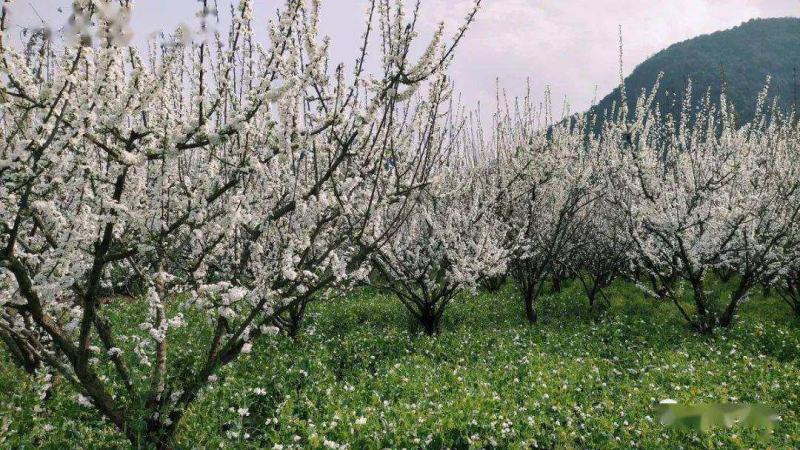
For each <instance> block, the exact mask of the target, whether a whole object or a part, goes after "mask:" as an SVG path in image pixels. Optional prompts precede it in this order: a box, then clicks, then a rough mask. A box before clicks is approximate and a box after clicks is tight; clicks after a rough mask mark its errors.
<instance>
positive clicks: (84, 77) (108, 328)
mask: <svg viewBox="0 0 800 450" xmlns="http://www.w3.org/2000/svg"><path fill="white" fill-rule="evenodd" d="M130 7H131V5H130V2H122V5H121V6H120V7H118V8H115V7H114V6H113V5H112V4H110V3H109V2H106V1H98V0H77V1H75V3H74V11H75V12H74V17H73V20H72V21H73V23H75V24H76V29H75V30H71V31H70V33H71V34H74V37H75V39H74V40H73V39H70V42H68V43H66V44H65V45H64V46H63V48H56V46H55V45H54V44H53V43H51V42H49V41H46V40H43V41H42V42H41V43H40V44H37V45H35V47H34V48H36V49H37V50H36V51H29V52H19V51H17V50H15V49H14V48H12V47H11V46H9V45H8V43H7V42H6V41H5V40H0V51H1V52H2V59H1V60H0V72H2V79H3V81H4V85H3V87H2V94H3V102H2V103H1V104H0V123H2V126H1V127H0V135H2V136H1V137H2V139H0V141H2V142H3V144H2V147H1V148H0V180H1V181H2V183H0V280H2V281H0V286H2V296H0V301H2V304H0V308H2V320H0V323H2V327H0V329H1V330H2V333H3V336H7V337H11V339H12V341H13V342H14V343H19V342H21V343H24V344H25V347H26V351H27V352H31V353H33V354H35V355H36V356H37V358H38V360H39V361H40V362H43V363H44V364H45V365H46V366H47V367H49V368H50V369H51V370H54V371H58V372H60V373H61V374H62V375H63V376H64V377H65V378H66V379H67V380H69V381H71V382H73V383H74V384H75V385H76V387H77V388H78V389H79V390H80V392H81V393H82V395H84V396H85V397H86V398H88V400H89V402H91V404H92V405H93V406H94V407H95V408H97V410H98V411H99V412H100V413H101V414H103V415H104V416H105V417H106V418H108V419H109V421H110V422H111V423H113V424H114V425H115V426H116V427H117V428H118V429H119V430H120V431H121V432H122V433H123V434H124V435H125V436H126V437H127V438H128V439H129V440H130V441H131V442H132V444H134V445H136V446H147V447H150V446H154V447H159V448H167V447H171V446H173V445H174V440H173V439H174V435H175V431H176V428H177V426H178V425H179V424H180V422H181V419H182V417H183V415H184V413H185V412H186V410H187V408H188V407H189V406H190V405H191V404H192V403H193V402H194V401H195V400H196V399H197V397H198V396H199V395H200V394H201V392H202V390H203V389H204V388H206V387H207V386H208V385H209V383H210V380H213V379H214V378H215V374H216V373H217V372H218V371H219V369H220V368H221V367H223V366H225V365H227V364H230V363H231V362H233V361H234V360H236V358H237V357H239V356H240V355H241V354H242V353H247V352H249V351H250V350H251V348H252V345H253V343H254V342H256V341H257V339H258V338H260V337H261V336H263V335H265V334H270V333H271V332H272V330H273V329H274V328H273V327H271V324H272V321H273V319H274V318H275V317H276V316H278V315H280V314H281V313H282V312H283V311H286V310H288V309H289V308H291V307H292V306H294V305H297V304H298V303H299V302H303V301H306V300H308V299H310V298H314V297H324V296H325V295H326V293H327V292H329V291H330V290H331V289H332V288H334V287H337V286H343V285H346V284H347V283H348V281H349V280H353V279H358V278H360V277H362V276H363V275H364V274H365V273H366V266H365V262H366V260H367V259H368V257H369V255H370V254H371V253H372V252H373V251H375V249H377V248H379V247H380V246H381V245H383V243H384V242H385V241H386V240H388V239H390V238H391V237H392V234H393V232H395V231H396V229H397V226H394V227H388V228H386V232H385V233H383V234H373V233H372V231H371V230H372V229H373V228H375V225H374V224H375V221H376V220H378V218H377V217H378V215H377V211H380V210H381V209H385V208H388V207H389V206H388V205H391V207H392V208H395V210H398V211H399V212H398V214H397V215H396V216H395V220H396V221H397V222H398V224H399V223H400V222H401V221H402V219H403V218H405V216H406V214H405V213H404V212H403V211H405V210H407V209H409V208H410V206H409V205H410V201H409V199H408V197H409V195H411V193H413V192H414V191H415V190H417V189H418V188H419V187H420V186H421V185H424V184H425V183H426V182H427V174H428V172H429V168H430V164H429V159H428V157H427V155H426V154H425V153H424V152H416V151H415V148H413V147H410V146H409V145H411V144H413V143H411V142H408V141H406V140H400V141H397V140H396V137H397V136H396V133H397V130H398V129H400V128H402V124H403V122H404V121H405V120H406V119H407V116H406V115H404V114H403V112H404V111H406V110H407V107H406V106H404V105H406V104H407V103H408V101H407V100H408V99H409V98H410V97H411V95H412V94H413V92H415V91H417V90H419V89H420V88H422V89H426V88H425V87H424V86H426V85H427V81H426V80H428V79H440V78H441V76H440V74H441V73H442V72H443V71H444V70H445V68H446V66H447V63H448V62H449V61H450V59H451V57H452V53H453V49H454V47H455V45H456V43H457V42H458V40H459V39H460V37H461V36H462V35H463V33H464V32H465V29H466V27H467V25H468V24H469V23H470V22H471V21H472V18H473V17H474V14H475V10H472V11H471V12H470V13H469V15H468V17H467V19H466V21H465V24H464V25H463V26H462V27H461V28H460V29H459V30H458V32H457V34H456V36H455V38H454V39H453V40H452V41H450V42H449V43H445V42H444V40H443V37H442V28H439V30H438V31H437V33H436V34H435V35H434V37H433V38H432V40H431V42H430V43H429V45H428V46H427V48H426V49H425V50H424V51H423V52H422V56H421V57H420V58H419V59H417V60H414V59H413V58H412V57H411V56H410V55H411V53H412V49H413V48H414V47H415V46H414V45H413V44H414V43H415V42H416V39H415V36H416V35H417V33H416V30H415V26H416V24H417V23H418V20H417V19H418V17H417V14H418V8H416V9H414V10H413V11H412V12H411V14H409V15H406V14H405V13H406V10H405V8H404V7H403V6H402V4H401V3H398V4H397V5H394V6H392V5H390V4H389V2H388V1H385V0H374V1H371V2H369V9H368V18H367V27H366V30H365V33H364V37H363V45H362V47H361V51H360V56H359V58H358V59H357V60H356V64H355V68H354V70H353V71H352V73H351V74H350V75H348V74H347V73H346V72H345V69H344V67H343V66H337V67H336V68H334V69H330V68H329V66H328V63H329V62H328V58H327V45H328V44H327V41H320V40H319V38H318V33H317V23H318V18H319V7H320V5H319V2H318V1H305V0H287V1H286V3H285V5H284V7H283V9H281V11H280V12H279V13H278V15H277V17H276V18H275V20H274V21H273V22H272V23H271V24H270V27H269V38H270V40H269V43H267V44H266V45H262V44H259V43H257V42H256V41H255V39H254V38H253V32H252V26H251V16H252V10H251V5H250V1H248V0H242V1H241V2H240V3H239V5H238V6H237V8H236V14H235V17H234V18H233V20H232V24H231V28H230V30H229V32H228V33H227V35H221V34H219V33H215V34H213V35H208V33H205V35H204V34H203V33H202V32H203V31H204V28H205V27H202V28H201V30H200V33H199V34H194V35H192V34H190V33H189V32H188V30H186V29H181V30H179V31H178V32H176V33H175V35H174V36H172V38H171V39H170V41H169V42H163V43H161V45H160V46H159V45H158V44H157V43H151V45H150V51H149V55H148V56H142V54H140V52H139V51H138V50H137V49H135V48H132V47H125V46H124V45H125V43H126V42H125V41H126V40H127V39H126V34H125V29H126V26H125V23H124V19H125V18H127V17H129V15H130ZM119 8H121V9H119ZM476 8H477V4H476ZM207 10H208V8H207V6H206V5H205V4H204V13H205V12H206V11H207ZM7 14H8V9H7V5H4V6H3V12H2V17H0V24H2V30H3V32H5V31H6V30H5V28H6V25H7V22H6V18H7ZM121 20H122V22H120V21H121ZM93 23H94V24H96V26H93V25H92V24H93ZM376 24H377V25H376ZM375 27H379V28H380V33H379V35H380V39H381V42H380V45H379V48H380V49H381V51H382V52H383V55H382V60H381V62H382V64H381V67H380V69H381V72H380V73H377V74H374V75H372V76H370V75H367V74H366V73H365V69H364V67H365V65H366V60H365V58H366V53H367V47H368V45H369V44H368V43H369V42H370V41H371V40H372V36H373V34H375V33H374V32H373V28H375ZM70 37H72V36H70ZM0 39H1V38H0ZM430 89H431V90H433V91H435V90H436V89H440V88H437V87H436V86H433V87H431V88H430ZM389 160H391V161H393V163H392V164H394V165H395V166H397V167H398V169H397V170H392V171H388V170H386V169H385V166H386V164H387V161H389ZM398 204H400V205H406V207H405V209H403V208H400V209H398V207H397V206H396V205H398ZM380 220H385V218H384V217H383V216H382V215H381V217H380ZM367 235H368V236H370V238H369V239H364V238H363V236H367ZM120 272H124V273H132V274H135V276H136V278H137V279H139V280H140V281H141V282H142V283H143V284H144V289H145V291H146V295H145V298H144V301H145V302H146V304H147V307H148V316H147V318H146V320H145V321H144V322H143V323H142V324H140V326H139V327H137V328H129V327H126V326H124V325H119V324H115V323H111V322H110V321H109V320H108V317H107V313H106V310H107V309H108V305H107V303H106V302H104V301H103V299H102V298H101V297H102V295H103V292H104V289H107V288H108V286H109V285H111V284H112V283H113V282H114V281H115V277H116V274H117V273H120ZM203 320H206V321H207V323H206V322H203ZM179 327H197V328H198V329H204V328H207V329H208V330H209V333H208V338H207V340H205V341H203V342H196V343H195V344H196V345H197V346H198V348H195V349H193V351H187V352H182V351H183V350H185V349H180V348H172V346H171V345H170V344H171V337H172V336H173V335H174V329H176V328H179ZM132 343H133V344H132ZM134 344H135V345H134ZM178 356H180V357H181V362H180V364H175V363H173V362H172V360H173V359H174V358H176V357H178Z"/></svg>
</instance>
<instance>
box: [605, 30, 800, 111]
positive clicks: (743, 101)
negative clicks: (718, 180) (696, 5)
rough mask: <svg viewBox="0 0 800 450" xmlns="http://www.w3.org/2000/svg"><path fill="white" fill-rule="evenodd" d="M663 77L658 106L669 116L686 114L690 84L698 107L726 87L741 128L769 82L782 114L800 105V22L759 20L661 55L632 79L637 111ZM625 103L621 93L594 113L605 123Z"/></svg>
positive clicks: (638, 69) (630, 85)
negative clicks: (642, 96) (708, 95)
mask: <svg viewBox="0 0 800 450" xmlns="http://www.w3.org/2000/svg"><path fill="white" fill-rule="evenodd" d="M661 72H663V73H664V77H663V79H662V81H661V89H660V90H659V93H658V95H657V97H656V99H657V100H656V101H657V102H658V104H659V105H660V107H661V110H662V112H663V113H674V114H678V113H679V112H680V109H681V104H682V102H683V96H684V92H685V90H686V86H687V81H688V80H689V79H691V81H692V87H693V89H692V91H693V104H694V105H695V106H697V105H698V103H699V102H700V100H701V99H702V97H703V96H704V95H705V93H706V91H707V90H709V89H710V91H711V96H712V99H713V100H718V99H719V95H720V89H721V87H722V86H723V85H725V86H727V93H728V98H729V99H730V100H731V101H732V102H733V104H734V105H735V108H736V111H737V116H738V123H740V124H741V123H745V122H747V121H750V120H751V119H752V118H753V114H754V112H755V108H756V100H757V98H758V94H759V93H760V92H761V91H762V90H763V88H764V86H765V83H766V80H767V77H768V76H770V77H771V82H770V89H769V96H770V101H771V100H773V99H775V98H777V99H778V102H779V104H780V105H781V107H782V108H790V107H792V106H793V105H794V104H795V103H797V102H798V101H800V100H798V95H800V93H798V89H800V88H798V83H800V18H776V19H754V20H750V21H748V22H745V23H743V24H741V25H739V26H738V27H735V28H732V29H729V30H725V31H719V32H716V33H712V34H707V35H702V36H698V37H696V38H693V39H689V40H687V41H684V42H680V43H677V44H674V45H672V46H670V47H668V48H667V49H665V50H662V51H660V52H658V53H657V54H655V55H654V56H652V57H651V58H649V59H648V60H646V61H645V62H643V63H642V64H640V65H639V66H638V67H636V69H635V70H634V71H633V73H632V74H631V75H630V76H629V77H628V78H626V80H625V86H626V90H627V93H628V99H629V101H630V104H631V105H633V104H634V102H635V100H636V97H638V96H639V95H640V93H641V92H642V89H646V90H647V91H648V92H649V91H650V90H651V89H652V87H653V85H654V83H655V81H656V79H657V77H658V74H659V73H661ZM619 100H620V93H619V88H617V89H615V90H614V91H613V92H612V93H611V94H609V95H608V96H606V97H605V98H604V99H602V100H601V101H600V102H599V103H598V104H597V105H596V106H594V107H593V108H592V111H593V112H594V113H596V114H597V115H598V116H599V119H602V118H603V117H605V116H606V115H607V114H608V113H609V111H612V109H613V107H614V105H615V104H618V103H619ZM631 109H633V108H631ZM631 113H632V111H631Z"/></svg>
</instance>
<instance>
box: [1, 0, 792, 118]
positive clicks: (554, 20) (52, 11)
mask: <svg viewBox="0 0 800 450" xmlns="http://www.w3.org/2000/svg"><path fill="white" fill-rule="evenodd" d="M217 1H218V2H219V5H220V9H222V10H223V11H227V9H228V8H227V6H228V5H229V4H230V2H231V0H217ZM135 3H136V7H135V10H134V14H133V19H132V25H133V28H134V33H135V35H136V37H135V40H134V43H137V42H138V43H141V42H142V41H143V40H145V39H146V38H147V36H149V35H151V34H152V33H154V32H157V31H159V30H162V31H167V32H169V31H172V30H174V29H175V28H176V27H177V26H178V25H179V24H181V23H185V24H188V25H190V26H194V25H196V20H197V19H196V18H195V17H194V15H195V13H196V12H197V4H198V3H197V0H137V1H136V2H135ZM408 3H411V2H408ZM471 3H472V0H423V2H422V4H423V6H422V15H423V18H424V21H423V28H424V30H423V31H428V32H429V31H430V30H432V29H433V28H434V27H435V26H436V24H437V23H438V22H440V21H445V22H446V23H447V25H448V28H451V29H452V28H456V27H457V26H458V25H459V24H460V21H461V20H463V17H464V15H465V14H466V12H467V11H468V10H469V9H470V5H471ZM483 3H484V5H483V7H482V8H481V11H480V12H479V13H478V17H477V21H476V23H475V24H474V25H473V27H472V28H471V29H470V31H469V32H468V34H467V36H466V37H465V39H464V41H463V42H462V45H461V46H460V47H459V49H458V53H457V57H456V62H455V64H454V65H453V67H452V74H453V78H454V79H455V82H456V87H457V89H458V90H460V91H461V92H462V93H463V100H464V102H465V103H466V104H469V105H475V104H477V102H478V101H480V102H482V104H483V108H484V110H486V109H493V108H494V103H495V102H494V98H495V95H494V93H495V79H496V78H497V77H499V78H500V82H501V85H502V86H503V87H504V88H505V89H506V90H507V91H508V92H509V95H511V96H513V95H521V94H523V93H524V90H525V89H524V86H525V80H526V79H527V78H530V79H531V86H532V89H533V91H534V93H536V94H537V95H536V98H537V99H538V98H541V93H542V92H543V91H544V89H545V87H546V86H550V87H551V90H552V92H553V95H554V97H555V99H554V100H555V102H556V103H558V104H560V103H561V100H562V99H563V98H565V97H566V98H567V99H568V100H569V103H570V104H571V108H572V111H579V110H583V109H585V108H587V107H588V106H589V105H590V103H591V101H592V99H593V98H594V95H595V88H596V89H597V93H598V97H602V96H604V95H605V94H607V93H608V92H609V91H610V90H611V89H612V88H613V87H614V86H616V84H617V83H618V78H619V75H618V73H619V67H618V26H620V25H621V26H622V29H623V38H624V43H625V51H624V70H625V73H626V75H627V74H628V73H630V71H632V70H633V68H634V67H636V65H637V64H639V63H641V62H642V61H644V60H645V59H647V57H648V56H650V55H652V54H654V53H655V52H657V51H659V50H661V49H663V48H665V47H667V46H668V45H670V44H673V43H675V42H679V41H682V40H685V39H688V38H691V37H694V36H697V35H699V34H704V33H709V32H713V31H717V30H723V29H726V28H730V27H733V26H736V25H738V24H740V23H742V22H744V21H747V20H749V19H751V18H755V17H783V16H800V0H484V2H483ZM70 4H71V2H70V1H69V0H16V1H15V2H14V3H13V6H12V19H11V20H12V24H13V25H14V26H15V30H16V31H17V32H19V31H20V30H21V29H22V28H24V27H37V26H41V20H40V18H39V16H41V18H42V19H43V20H45V21H46V22H47V23H49V24H50V25H51V26H52V27H53V28H54V29H58V28H60V27H61V26H62V25H63V24H64V23H65V22H66V20H67V17H68V14H69V10H70V8H69V5H70ZM281 4H282V2H281V1H279V0H254V5H255V8H254V9H255V13H256V16H257V18H258V21H260V22H258V21H257V23H264V22H265V20H266V18H267V17H271V16H272V15H274V11H275V10H276V9H277V8H278V7H279V6H280V5H281ZM366 5H367V2H366V0H324V1H323V15H322V24H321V26H320V28H321V31H322V33H323V34H325V35H328V36H330V37H331V39H332V50H331V52H332V59H334V60H335V61H341V62H345V63H347V64H352V60H353V58H354V57H355V55H356V49H357V45H358V44H357V42H358V37H359V36H360V35H361V33H362V31H363V28H364V25H363V20H364V11H365V8H366ZM59 8H61V9H62V12H59V11H58V9H59ZM225 15H228V14H227V13H225ZM259 31H260V30H257V33H258V32H259ZM263 36H264V34H263V32H262V33H261V35H260V37H263ZM598 99H599V98H598Z"/></svg>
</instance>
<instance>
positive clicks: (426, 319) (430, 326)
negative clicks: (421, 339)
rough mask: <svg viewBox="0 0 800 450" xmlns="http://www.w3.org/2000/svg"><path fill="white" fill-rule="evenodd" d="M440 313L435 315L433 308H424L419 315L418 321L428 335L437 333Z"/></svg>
mask: <svg viewBox="0 0 800 450" xmlns="http://www.w3.org/2000/svg"><path fill="white" fill-rule="evenodd" d="M441 319H442V317H441V315H437V314H436V313H435V312H434V311H433V308H432V307H431V308H425V309H423V311H422V314H421V315H420V323H421V324H422V328H423V329H424V330H425V334H426V335H428V336H434V335H436V334H439V325H440V322H441Z"/></svg>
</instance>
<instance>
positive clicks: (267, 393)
mask: <svg viewBox="0 0 800 450" xmlns="http://www.w3.org/2000/svg"><path fill="white" fill-rule="evenodd" d="M610 293H611V297H612V299H613V306H612V308H611V309H610V310H609V311H607V312H606V313H605V315H604V317H603V319H602V321H601V322H599V323H595V322H594V321H593V320H592V318H591V317H590V316H589V314H588V312H587V309H588V308H587V306H586V301H585V299H584V297H583V296H582V294H581V292H580V290H579V287H578V286H577V285H568V286H567V287H566V288H565V290H564V291H563V292H562V293H561V294H559V295H553V296H548V297H546V298H544V299H542V301H541V302H540V317H541V323H540V324H538V325H536V326H528V325H527V324H526V323H525V322H524V314H523V311H522V304H521V302H520V301H519V299H518V296H517V295H516V293H515V292H514V291H513V289H511V288H508V289H506V290H505V291H503V292H500V293H498V294H481V295H479V296H478V297H475V298H471V297H464V298H461V299H459V300H458V301H457V302H455V303H454V304H453V305H452V307H451V308H450V309H448V311H447V312H446V313H445V321H444V323H443V326H442V333H441V335H440V336H438V337H435V338H428V337H425V336H423V335H421V334H420V333H419V330H418V329H417V328H416V326H415V325H414V324H413V323H412V322H411V321H410V320H409V317H408V315H407V314H406V312H405V311H404V310H403V309H402V308H401V306H400V305H399V303H398V302H397V301H395V300H394V299H392V298H391V297H387V296H382V295H379V294H376V293H373V292H370V291H363V292H358V293H355V294H353V295H351V296H349V297H348V298H345V299H342V300H338V301H331V302H328V303H319V304H316V305H313V307H312V308H311V309H310V312H309V318H308V321H307V323H306V327H305V329H304V334H303V335H302V337H301V338H300V339H299V341H297V342H292V341H291V340H289V339H288V338H283V337H278V338H273V339H272V340H271V341H261V343H260V344H259V345H258V346H256V348H255V349H254V351H253V352H252V353H251V354H249V355H245V356H244V357H243V358H242V359H241V360H240V361H238V362H237V363H234V364H233V365H232V366H230V367H228V368H226V369H225V370H224V372H223V373H222V374H220V380H219V381H218V382H217V383H215V384H214V385H213V386H212V387H211V388H210V389H207V390H206V391H204V393H203V395H202V397H201V398H200V400H199V401H198V402H197V403H196V404H195V405H194V406H193V408H192V410H191V411H190V412H189V413H188V415H187V417H186V418H185V421H184V422H183V424H182V426H181V428H180V431H179V435H178V444H179V447H181V448H220V447H225V448H272V447H273V445H275V444H281V445H283V446H284V448H291V447H294V448H320V447H322V448H324V447H325V445H326V441H329V442H328V443H327V444H328V445H329V446H332V443H334V442H335V443H337V444H348V445H349V448H375V449H380V448H420V447H425V448H470V447H471V448H485V447H496V448H529V447H530V446H533V445H538V446H539V447H540V448H576V449H577V448H581V449H583V448H598V449H599V448H603V449H605V448H636V447H639V448H653V449H661V448H670V449H678V448H685V449H695V448H775V449H790V448H800V415H799V414H798V412H800V398H799V397H800V365H799V364H798V356H800V326H799V325H800V324H798V322H797V321H796V319H794V318H792V316H791V314H790V311H789V308H788V307H787V306H786V305H784V304H782V303H780V302H779V301H778V300H776V299H773V298H764V297H762V296H760V295H754V296H753V298H751V299H750V300H749V301H748V302H747V303H746V304H745V305H744V306H743V308H742V310H741V313H740V315H739V318H738V320H737V322H736V325H735V326H734V327H733V328H732V329H730V330H724V331H722V332H720V333H717V334H715V335H714V336H712V337H703V336H699V335H697V334H695V333H694V332H692V331H691V330H689V329H688V328H687V327H686V326H685V325H684V324H683V322H682V321H681V319H680V317H679V316H678V315H677V312H676V311H675V308H674V305H671V304H669V303H659V302H656V301H653V300H649V299H644V298H642V296H641V294H639V293H638V291H637V290H636V289H635V288H634V287H632V286H630V285H626V284H618V285H615V286H614V287H613V289H612V290H611V292H610ZM136 311H137V310H136V307H135V306H126V307H125V308H120V311H117V312H116V313H115V314H114V315H113V321H115V322H117V323H119V322H121V321H131V322H130V323H137V322H136V321H137V320H139V319H138V318H137V317H136V316H137V313H136ZM132 316H133V318H132ZM206 332H207V328H206V327H204V326H201V327H194V328H188V329H183V330H180V331H179V333H181V334H180V335H176V338H180V339H181V342H185V345H181V346H180V348H177V349H174V356H173V357H172V359H173V362H174V363H175V364H176V365H178V366H179V365H180V364H182V362H181V361H186V359H182V358H186V357H188V356H190V355H192V354H193V353H194V354H196V353H195V352H197V351H200V349H199V348H195V347H193V345H192V344H193V343H194V342H199V341H202V339H203V335H204V333H206ZM130 345H132V344H130ZM173 345H175V344H173ZM127 353H132V352H128V351H127V349H126V354H127ZM133 361H135V360H134V359H131V362H133ZM37 386H38V383H36V382H34V381H33V380H31V379H29V378H27V377H26V376H24V375H22V374H21V373H20V372H19V371H17V370H16V369H15V368H13V367H11V366H10V363H9V362H8V357H6V355H2V356H1V357H0V391H2V392H4V393H7V394H6V395H4V396H3V397H0V447H3V448H5V447H9V448H32V447H44V448H64V447H74V446H76V445H80V446H82V447H84V448H116V447H124V446H125V445H126V444H125V441H124V439H122V438H121V437H120V436H119V435H118V434H117V433H116V432H114V430H113V428H112V427H111V426H109V425H107V424H106V423H105V422H104V421H103V420H102V419H100V418H99V417H98V416H97V415H96V414H95V413H94V412H93V411H92V410H91V409H88V408H84V407H81V406H78V405H77V404H76V402H75V401H74V400H73V397H74V395H75V392H74V391H72V390H71V388H69V387H67V386H66V385H64V384H57V386H56V388H55V395H54V396H53V398H51V399H49V400H47V401H46V402H44V406H45V408H44V409H37V408H39V407H38V406H37V405H42V404H43V403H42V402H40V401H39V400H38V399H37V395H38V390H37ZM256 389H262V390H263V392H260V391H259V392H257V391H256ZM665 398H671V399H675V400H678V401H679V402H686V403H707V402H727V401H734V400H735V401H738V402H750V403H765V404H769V405H774V406H775V407H777V408H778V409H779V410H780V413H781V416H782V420H781V421H780V422H778V424H777V425H776V427H775V430H774V432H773V433H772V434H770V435H768V436H767V437H764V436H762V435H761V434H760V433H759V432H757V431H755V430H747V429H744V428H736V427H734V428H732V429H728V430H715V431H712V432H709V433H702V432H695V431H686V430H674V429H670V428H665V427H664V426H662V425H661V424H659V423H658V419H657V417H656V413H655V410H654V405H655V404H656V403H657V402H658V401H659V400H662V399H665ZM245 408H246V410H247V412H246V415H242V414H240V412H241V413H244V409H245ZM359 419H361V420H359Z"/></svg>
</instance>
